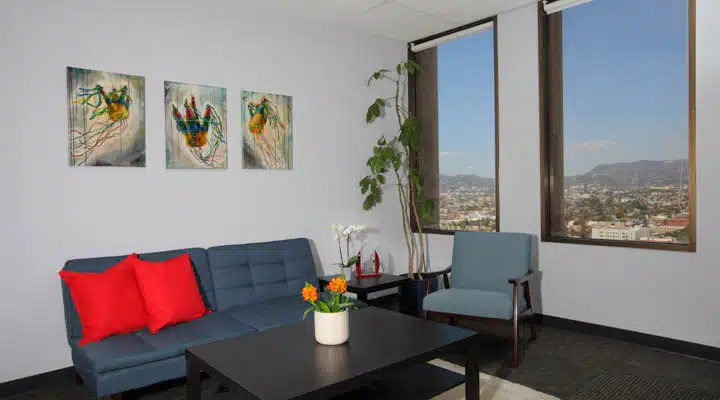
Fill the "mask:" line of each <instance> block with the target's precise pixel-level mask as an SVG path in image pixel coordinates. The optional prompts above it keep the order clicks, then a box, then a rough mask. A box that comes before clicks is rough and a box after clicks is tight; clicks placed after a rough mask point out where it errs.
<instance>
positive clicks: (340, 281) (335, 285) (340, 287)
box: [327, 276, 347, 294]
mask: <svg viewBox="0 0 720 400" xmlns="http://www.w3.org/2000/svg"><path fill="white" fill-rule="evenodd" d="M327 287H328V289H330V291H331V292H335V293H340V294H343V293H345V292H346V291H347V281H345V279H344V278H343V277H341V276H338V277H337V278H333V280H331V281H330V284H329V285H328V286H327Z"/></svg>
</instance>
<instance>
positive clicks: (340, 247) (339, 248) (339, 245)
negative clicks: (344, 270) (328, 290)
mask: <svg viewBox="0 0 720 400" xmlns="http://www.w3.org/2000/svg"><path fill="white" fill-rule="evenodd" d="M338 250H339V251H340V263H341V264H342V265H345V260H343V255H342V245H341V244H340V235H338Z"/></svg>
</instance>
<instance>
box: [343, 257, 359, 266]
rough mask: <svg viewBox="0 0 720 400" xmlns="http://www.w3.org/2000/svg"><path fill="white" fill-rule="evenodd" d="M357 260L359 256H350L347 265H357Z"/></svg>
mask: <svg viewBox="0 0 720 400" xmlns="http://www.w3.org/2000/svg"><path fill="white" fill-rule="evenodd" d="M357 260H358V256H352V257H350V258H348V260H347V262H346V263H345V265H347V266H348V267H349V266H352V265H355V263H356V262H357Z"/></svg>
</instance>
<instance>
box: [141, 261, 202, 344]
mask: <svg viewBox="0 0 720 400" xmlns="http://www.w3.org/2000/svg"><path fill="white" fill-rule="evenodd" d="M135 276H136V277H137V281H138V285H139V286H140V292H141V293H142V295H143V298H144V299H145V308H146V309H147V312H148V316H149V326H148V327H149V328H150V332H152V333H156V332H157V331H159V330H160V329H162V328H163V327H165V326H168V325H174V324H178V323H180V322H186V321H192V320H193V319H196V318H200V317H202V316H203V315H205V314H206V313H207V312H208V310H207V309H206V308H205V303H203V300H202V296H201V295H200V290H199V289H198V284H197V281H196V280H195V273H194V272H193V268H192V264H190V255H189V254H183V255H181V256H179V257H175V258H171V259H169V260H167V261H162V262H151V261H145V260H140V259H138V261H137V262H136V263H135Z"/></svg>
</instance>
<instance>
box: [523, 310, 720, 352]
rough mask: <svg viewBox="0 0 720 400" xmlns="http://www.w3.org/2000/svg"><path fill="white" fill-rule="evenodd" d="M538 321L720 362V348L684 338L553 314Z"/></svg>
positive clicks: (539, 316) (541, 317)
mask: <svg viewBox="0 0 720 400" xmlns="http://www.w3.org/2000/svg"><path fill="white" fill-rule="evenodd" d="M537 317H538V322H539V323H540V324H542V325H547V326H552V327H555V328H560V329H566V330H569V331H573V332H579V333H587V334H590V335H595V336H601V337H605V338H608V339H615V340H620V341H623V342H629V343H635V344H639V345H643V346H648V347H654V348H657V349H662V350H667V351H672V352H674V353H681V354H686V355H689V356H693V357H698V358H704V359H707V360H711V361H715V362H720V348H718V347H712V346H706V345H704V344H698V343H693V342H686V341H684V340H677V339H670V338H666V337H663V336H656V335H650V334H647V333H641V332H635V331H629V330H626V329H620V328H612V327H609V326H605V325H597V324H591V323H589V322H582V321H576V320H573V319H567V318H560V317H553V316H551V315H542V314H538V315H537Z"/></svg>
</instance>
